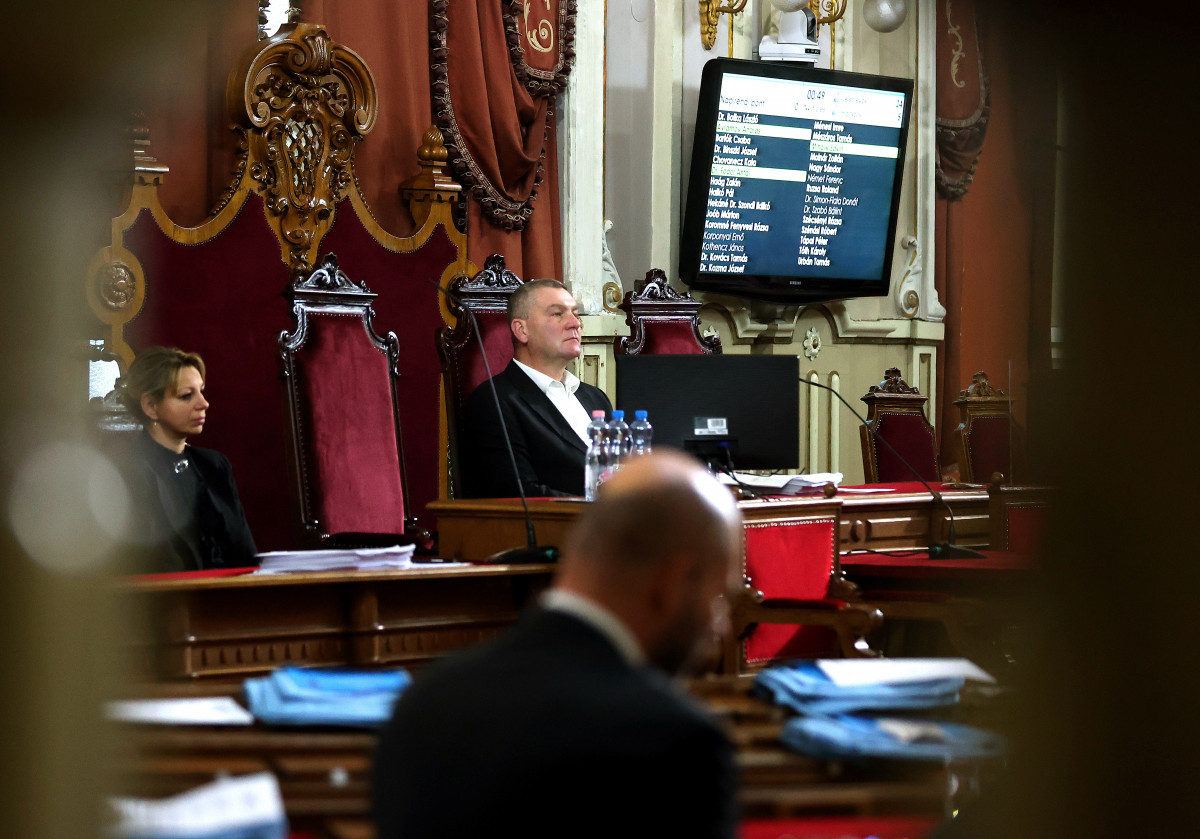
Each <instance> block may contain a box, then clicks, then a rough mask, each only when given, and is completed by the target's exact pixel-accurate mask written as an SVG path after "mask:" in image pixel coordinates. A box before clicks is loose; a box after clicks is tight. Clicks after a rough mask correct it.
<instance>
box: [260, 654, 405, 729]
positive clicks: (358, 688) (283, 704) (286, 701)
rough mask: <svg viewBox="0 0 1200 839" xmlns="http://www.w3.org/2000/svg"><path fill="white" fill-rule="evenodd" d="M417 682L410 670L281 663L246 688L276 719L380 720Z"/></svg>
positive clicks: (266, 715)
mask: <svg viewBox="0 0 1200 839" xmlns="http://www.w3.org/2000/svg"><path fill="white" fill-rule="evenodd" d="M411 683H412V676H410V675H409V674H408V672H407V671H405V670H301V669H299V668H296V667H281V668H279V669H278V670H276V671H275V672H274V673H272V674H271V675H270V676H266V677H264V678H261V679H247V680H246V683H245V685H244V688H245V691H246V698H247V699H248V700H249V702H250V710H251V712H253V714H254V716H255V717H257V718H258V719H259V720H261V721H262V722H265V723H268V724H270V725H348V726H379V725H383V724H384V723H385V722H387V721H388V719H389V718H390V717H391V715H392V706H393V705H395V704H396V699H397V698H399V696H400V694H401V693H402V692H403V691H404V689H405V688H407V687H408V686H409V685H410V684H411Z"/></svg>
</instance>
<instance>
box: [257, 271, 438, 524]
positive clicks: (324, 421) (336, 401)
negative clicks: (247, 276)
mask: <svg viewBox="0 0 1200 839" xmlns="http://www.w3.org/2000/svg"><path fill="white" fill-rule="evenodd" d="M290 296H291V299H292V312H293V314H294V315H295V318H296V328H295V330H294V331H292V332H287V331H285V332H283V333H281V334H280V336H279V348H280V353H281V355H282V360H283V374H284V378H285V380H286V383H287V397H288V405H289V407H290V412H291V420H292V444H293V451H294V454H295V464H296V474H297V476H298V479H299V480H298V483H299V489H300V514H301V519H302V523H303V525H304V527H305V529H306V530H307V531H308V533H310V534H312V535H313V536H315V537H317V539H319V540H320V541H321V542H324V543H333V544H389V543H390V544H395V543H397V542H401V541H411V540H412V539H414V538H416V537H419V536H421V535H422V534H418V533H416V531H415V528H414V524H415V522H414V521H413V520H410V519H409V517H408V516H407V506H406V505H407V499H408V492H407V488H406V485H405V478H404V455H403V449H402V446H401V442H400V419H399V413H398V396H397V388H396V384H397V378H398V372H397V362H398V358H399V354H400V349H399V342H398V340H397V339H396V335H395V333H392V332H389V333H388V334H387V335H386V336H385V337H380V336H379V335H377V334H376V333H375V329H374V327H373V325H372V323H371V319H372V317H373V316H374V312H373V311H372V309H371V302H372V301H373V300H374V299H375V295H374V294H372V293H371V291H370V290H369V289H368V288H367V287H366V286H365V285H364V284H362V283H357V282H355V281H353V280H351V279H350V278H349V277H347V276H346V275H345V274H344V273H343V272H342V271H341V270H339V268H338V264H337V257H336V256H335V255H333V254H327V255H326V256H325V258H324V259H323V260H322V261H321V263H320V265H319V266H318V267H317V268H316V269H314V270H312V271H311V272H304V273H301V274H300V275H299V276H298V277H297V279H296V280H295V281H294V282H293V283H292V285H291V289H290Z"/></svg>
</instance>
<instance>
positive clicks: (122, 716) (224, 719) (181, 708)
mask: <svg viewBox="0 0 1200 839" xmlns="http://www.w3.org/2000/svg"><path fill="white" fill-rule="evenodd" d="M104 713H105V716H107V717H108V718H109V719H113V720H122V721H124V722H137V723H152V724H156V725H251V724H252V723H253V722H254V716H253V715H252V714H251V713H250V712H249V711H247V710H246V709H245V708H243V707H242V706H241V705H239V704H238V703H237V702H235V701H234V700H233V698H232V697H229V696H205V697H188V698H185V699H125V700H119V701H116V702H109V703H107V704H106V705H105V706H104Z"/></svg>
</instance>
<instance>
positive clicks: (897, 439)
mask: <svg viewBox="0 0 1200 839" xmlns="http://www.w3.org/2000/svg"><path fill="white" fill-rule="evenodd" d="M862 401H863V402H866V403H867V425H865V426H859V435H860V439H861V441H862V456H863V473H864V475H865V476H866V482H867V483H869V484H878V483H885V484H886V483H901V482H904V481H911V480H913V472H914V471H915V472H916V473H917V475H919V476H920V477H922V478H924V479H925V480H926V481H931V482H932V481H938V480H941V472H940V471H939V469H938V459H937V438H936V436H935V435H934V432H933V426H932V425H930V424H929V420H928V419H926V417H925V403H926V402H928V401H929V397H928V396H922V395H921V393H920V391H918V390H917V389H916V388H915V387H910V386H909V385H908V383H906V382H905V381H904V379H902V378H901V377H900V370H899V369H897V368H895V367H889V368H888V369H887V370H885V371H884V374H883V381H882V382H880V383H879V384H877V385H871V387H870V388H869V389H868V391H867V395H866V396H864V397H862ZM884 441H886V442H884ZM888 443H890V444H891V446H890V447H889V446H888V445H887V444H888ZM892 449H895V450H896V451H893V450H892ZM897 452H899V455H900V456H899V457H897V454H896V453H897ZM901 458H903V459H904V460H905V461H907V462H908V464H909V466H911V467H912V468H911V469H910V468H909V466H906V465H905V464H904V463H903V462H902V461H901Z"/></svg>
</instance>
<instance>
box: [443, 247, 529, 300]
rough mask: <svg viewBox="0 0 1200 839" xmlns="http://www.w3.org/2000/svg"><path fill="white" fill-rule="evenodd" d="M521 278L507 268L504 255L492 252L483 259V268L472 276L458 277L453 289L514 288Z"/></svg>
mask: <svg viewBox="0 0 1200 839" xmlns="http://www.w3.org/2000/svg"><path fill="white" fill-rule="evenodd" d="M520 285H521V278H520V277H518V276H517V275H516V274H514V273H513V272H512V271H510V270H508V266H507V265H505V264H504V256H503V255H502V254H498V253H494V254H492V255H491V256H489V257H488V258H487V259H485V260H484V261H483V270H482V271H480V272H479V273H478V274H476V275H475V276H474V277H460V278H459V279H458V280H457V281H456V282H455V283H454V290H455V291H495V290H499V289H510V290H511V289H516V288H517V287H518V286H520Z"/></svg>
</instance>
